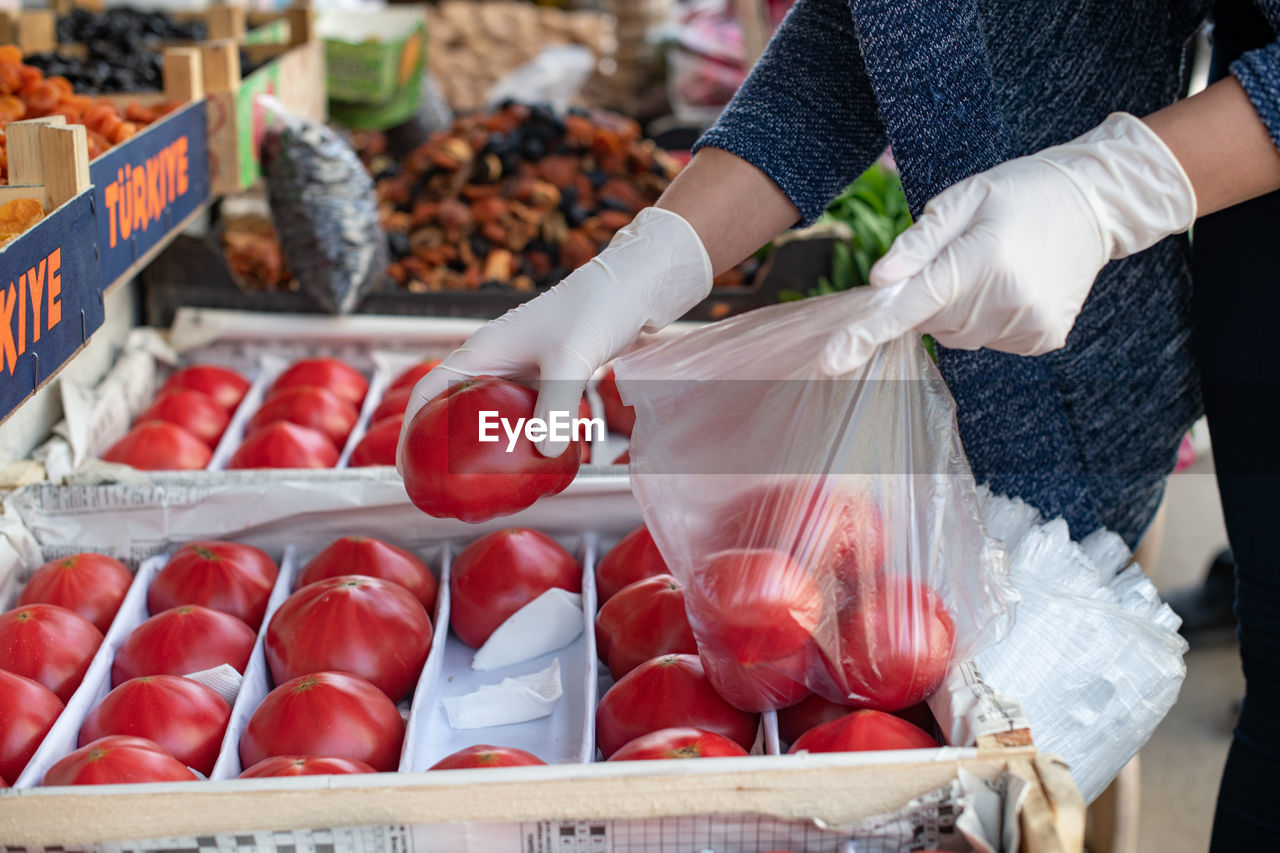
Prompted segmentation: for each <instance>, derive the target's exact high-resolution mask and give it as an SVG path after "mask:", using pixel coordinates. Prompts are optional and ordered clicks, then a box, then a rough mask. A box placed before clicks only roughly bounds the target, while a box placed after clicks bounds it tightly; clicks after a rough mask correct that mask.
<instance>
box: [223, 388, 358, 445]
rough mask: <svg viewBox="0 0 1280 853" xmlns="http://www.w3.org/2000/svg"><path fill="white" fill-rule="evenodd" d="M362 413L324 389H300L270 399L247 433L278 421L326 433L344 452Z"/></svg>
mask: <svg viewBox="0 0 1280 853" xmlns="http://www.w3.org/2000/svg"><path fill="white" fill-rule="evenodd" d="M358 420H360V413H359V412H358V411H356V408H355V406H352V405H351V404H350V403H348V402H347V401H346V400H344V399H342V398H341V397H339V396H338V395H337V394H335V393H333V392H332V391H329V390H327V389H325V388H315V387H312V386H310V385H297V386H294V387H291V388H282V389H280V390H279V391H275V392H273V393H272V394H271V396H270V397H268V398H267V400H266V402H264V403H263V404H262V407H261V408H259V409H258V411H256V412H254V414H253V417H252V418H250V419H249V425H248V426H247V427H246V428H245V431H246V432H248V433H250V434H252V433H255V432H257V431H258V430H260V429H262V428H263V427H265V426H267V425H268V424H273V423H276V422H277V421H288V422H289V423H291V424H297V425H298V426H304V427H310V428H311V429H313V430H315V431H316V432H320V433H323V434H324V436H325V437H326V438H328V439H329V441H331V442H333V446H334V448H335V449H338V450H341V449H342V446H343V445H345V444H346V443H347V436H349V435H351V428H352V427H354V426H355V425H356V421H358Z"/></svg>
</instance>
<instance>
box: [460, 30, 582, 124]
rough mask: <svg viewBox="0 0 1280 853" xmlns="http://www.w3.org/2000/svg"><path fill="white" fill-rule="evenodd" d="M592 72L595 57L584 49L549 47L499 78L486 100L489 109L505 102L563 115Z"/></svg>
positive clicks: (567, 46) (568, 46)
mask: <svg viewBox="0 0 1280 853" xmlns="http://www.w3.org/2000/svg"><path fill="white" fill-rule="evenodd" d="M595 69H596V57H595V54H593V53H592V52H591V51H590V50H588V49H587V48H585V47H581V46H579V45H558V46H556V47H548V48H546V49H545V50H543V51H542V53H539V54H538V55H537V56H535V57H534V58H533V59H531V60H529V61H528V62H526V63H525V64H524V65H521V66H519V67H518V68H513V69H512V70H510V71H508V72H507V73H506V74H504V75H503V76H502V77H499V78H498V80H497V82H495V83H494V84H493V86H492V87H491V88H490V89H489V94H488V95H487V96H486V98H485V100H487V101H488V103H489V106H490V107H496V106H498V105H499V104H502V103H504V102H505V101H520V102H522V103H528V104H550V105H551V106H552V108H554V109H555V111H556V112H559V113H563V112H564V111H565V110H567V109H569V104H570V102H571V101H572V100H573V99H574V98H575V97H577V95H578V92H580V91H581V90H582V87H583V85H584V84H585V83H586V82H587V80H588V78H590V77H591V75H592V73H594V71H595Z"/></svg>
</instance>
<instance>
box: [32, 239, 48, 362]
mask: <svg viewBox="0 0 1280 853" xmlns="http://www.w3.org/2000/svg"><path fill="white" fill-rule="evenodd" d="M48 266H49V259H48V258H41V259H40V263H39V264H38V265H36V267H35V268H34V269H32V270H31V271H30V272H28V273H27V293H29V294H30V295H31V338H32V342H33V343H34V342H36V341H39V340H40V308H41V305H40V300H42V299H44V277H45V273H46V272H47V271H48Z"/></svg>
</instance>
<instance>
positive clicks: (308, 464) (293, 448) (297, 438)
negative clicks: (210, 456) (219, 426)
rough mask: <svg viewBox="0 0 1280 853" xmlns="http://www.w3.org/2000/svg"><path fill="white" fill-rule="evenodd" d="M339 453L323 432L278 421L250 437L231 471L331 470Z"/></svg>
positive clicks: (235, 456)
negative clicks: (253, 469) (260, 469)
mask: <svg viewBox="0 0 1280 853" xmlns="http://www.w3.org/2000/svg"><path fill="white" fill-rule="evenodd" d="M337 464H338V451H337V449H336V448H334V446H333V442H332V441H330V440H329V438H328V436H326V435H325V434H324V433H322V432H317V431H316V430H313V429H311V428H310V427H304V426H298V425H297V424H291V423H289V422H288V421H276V422H275V423H273V424H268V425H267V426H264V427H263V428H262V429H260V430H257V431H255V432H251V433H249V434H248V435H247V436H245V439H244V442H243V443H241V445H240V447H238V448H237V449H236V452H235V453H234V454H232V456H231V462H230V463H229V464H228V465H227V467H228V468H332V467H333V466H335V465H337Z"/></svg>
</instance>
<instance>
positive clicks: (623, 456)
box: [613, 447, 631, 465]
mask: <svg viewBox="0 0 1280 853" xmlns="http://www.w3.org/2000/svg"><path fill="white" fill-rule="evenodd" d="M613 464H614V465H630V464H631V448H630V447H628V448H627V449H626V450H624V451H622V452H621V453H619V454H618V458H617V459H614V460H613Z"/></svg>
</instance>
